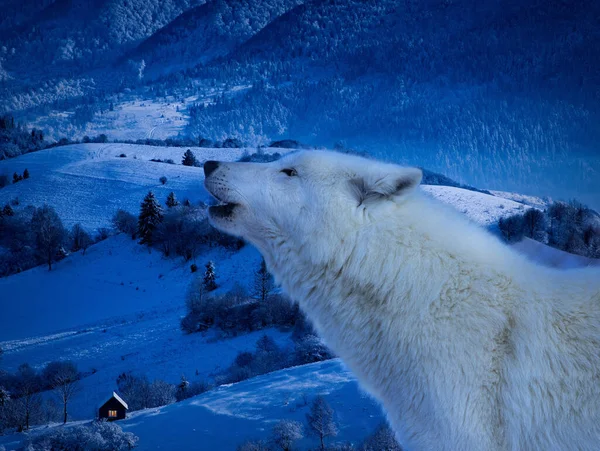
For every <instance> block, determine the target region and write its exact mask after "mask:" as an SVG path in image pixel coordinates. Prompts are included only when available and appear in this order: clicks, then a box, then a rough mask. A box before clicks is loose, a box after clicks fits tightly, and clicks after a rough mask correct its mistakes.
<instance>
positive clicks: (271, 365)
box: [217, 335, 289, 383]
mask: <svg viewBox="0 0 600 451" xmlns="http://www.w3.org/2000/svg"><path fill="white" fill-rule="evenodd" d="M288 364H289V359H288V358H287V356H286V354H285V352H284V351H283V350H282V349H280V348H279V346H278V345H277V343H275V341H274V340H273V339H272V338H271V337H269V336H267V335H263V336H262V337H261V338H259V339H258V341H257V342H256V351H255V352H254V353H251V352H247V351H244V352H240V353H238V355H237V356H236V358H235V360H234V362H233V363H232V364H231V366H230V367H229V368H228V369H227V370H226V371H225V373H224V374H222V375H220V376H219V377H218V378H217V379H218V380H219V382H220V383H235V382H240V381H243V380H246V379H249V378H251V377H254V376H259V375H261V374H266V373H270V372H272V371H277V370H280V369H282V368H286V367H287V366H288Z"/></svg>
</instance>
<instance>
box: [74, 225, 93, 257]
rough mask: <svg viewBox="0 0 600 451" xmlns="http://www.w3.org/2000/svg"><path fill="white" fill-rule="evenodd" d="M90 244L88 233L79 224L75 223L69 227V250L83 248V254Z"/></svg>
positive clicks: (75, 250)
mask: <svg viewBox="0 0 600 451" xmlns="http://www.w3.org/2000/svg"><path fill="white" fill-rule="evenodd" d="M91 244H92V237H91V236H90V234H89V233H87V232H86V231H85V229H84V228H83V227H81V224H79V223H77V224H75V225H74V226H73V228H72V229H71V250H72V251H73V252H77V251H79V250H83V255H85V251H86V250H87V248H88V247H90V245H91Z"/></svg>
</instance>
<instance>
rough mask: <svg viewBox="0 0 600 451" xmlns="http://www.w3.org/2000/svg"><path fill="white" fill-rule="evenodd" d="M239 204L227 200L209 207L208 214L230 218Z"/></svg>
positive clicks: (214, 216)
mask: <svg viewBox="0 0 600 451" xmlns="http://www.w3.org/2000/svg"><path fill="white" fill-rule="evenodd" d="M237 206H238V204H236V203H235V202H226V203H222V204H219V205H212V206H210V207H208V214H209V215H211V216H212V217H213V218H228V217H230V216H232V215H233V211H234V210H235V208H236V207H237Z"/></svg>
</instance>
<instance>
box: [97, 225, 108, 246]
mask: <svg viewBox="0 0 600 451" xmlns="http://www.w3.org/2000/svg"><path fill="white" fill-rule="evenodd" d="M109 236H110V230H108V229H107V228H106V227H100V228H99V229H98V230H97V231H96V239H95V241H96V243H98V242H100V241H104V240H106V239H107V238H108V237H109Z"/></svg>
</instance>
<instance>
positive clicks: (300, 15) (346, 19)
mask: <svg viewBox="0 0 600 451" xmlns="http://www.w3.org/2000/svg"><path fill="white" fill-rule="evenodd" d="M599 16H600V4H599V3H598V2H592V1H587V0H586V1H581V2H574V3H564V2H561V1H550V2H537V1H533V0H529V1H526V2H518V1H516V0H511V1H503V2H497V1H486V2H479V3H477V4H476V5H473V3H472V2H467V1H465V0H457V1H452V2H446V1H442V0H439V1H437V0H431V1H426V2H402V3H398V2H394V1H391V0H376V1H373V2H361V1H357V0H339V1H324V0H322V1H321V0H315V1H312V2H310V3H306V4H304V5H300V6H298V7H296V8H294V9H292V10H290V11H289V12H288V13H286V14H283V15H282V16H280V17H279V18H277V19H276V20H274V21H273V22H272V23H271V24H269V25H268V26H266V27H265V28H264V29H263V30H261V31H260V32H259V33H257V34H256V35H255V36H254V37H253V38H251V39H249V40H248V41H247V42H246V43H245V44H243V45H242V46H241V47H240V49H239V50H238V51H237V52H236V53H235V54H234V55H233V56H232V57H231V58H229V59H228V60H226V61H222V62H218V63H217V62H216V63H215V65H216V66H215V68H214V71H212V72H211V70H208V69H204V71H205V72H207V76H212V75H213V74H219V73H227V74H228V76H229V77H231V78H233V79H234V80H235V81H236V82H240V83H241V80H243V79H244V78H246V79H247V78H253V79H257V78H259V79H261V78H262V79H261V80H260V81H258V82H255V83H254V87H253V89H250V90H248V91H247V92H245V93H243V94H241V95H239V96H238V95H236V96H232V98H231V100H230V101H229V102H221V103H216V104H214V105H209V106H208V107H207V108H204V109H200V110H198V111H196V112H194V113H195V114H192V117H191V121H190V127H189V132H190V133H192V134H194V135H197V136H203V137H209V138H211V137H213V136H214V137H217V136H222V135H223V134H225V135H233V136H239V137H240V138H241V139H244V138H250V136H251V135H252V134H254V135H256V136H266V137H268V138H270V139H275V138H290V137H292V138H295V139H299V140H302V141H304V142H308V143H311V144H315V145H326V146H331V145H332V144H333V143H335V142H336V141H341V142H342V143H345V144H346V145H348V146H350V147H354V148H361V149H365V150H368V151H369V152H371V153H372V154H374V155H376V156H379V157H384V158H387V159H390V160H392V161H398V162H407V163H411V164H415V165H419V166H425V167H427V168H429V169H431V170H435V171H438V172H442V173H444V174H446V175H448V176H450V177H452V178H454V179H456V180H458V181H459V182H461V183H468V184H471V185H474V186H479V187H482V188H489V189H502V190H508V191H516V192H523V193H529V194H533V195H551V196H554V197H558V198H569V197H578V198H580V199H581V200H582V201H584V202H585V203H589V204H591V205H593V206H594V207H598V199H600V186H599V185H598V180H600V159H599V158H598V151H597V149H598V144H597V143H598V142H600V129H598V127H596V125H595V124H596V123H598V122H599V121H600V97H599V95H600V94H599V92H598V90H597V86H598V83H599V82H600V71H598V65H597V63H596V61H598V60H600V48H599V47H598V46H597V45H595V42H596V41H597V40H598V39H600V28H598V26H597V21H596V18H597V17H599ZM349 24H351V26H349ZM209 69H210V68H209ZM200 75H201V74H200ZM264 79H266V80H268V83H265V82H264ZM290 81H291V82H290ZM565 179H566V180H569V183H567V184H565V183H564V180H565Z"/></svg>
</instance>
